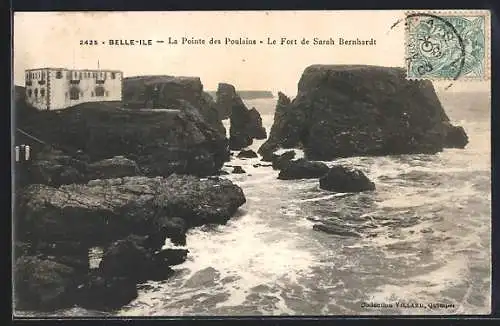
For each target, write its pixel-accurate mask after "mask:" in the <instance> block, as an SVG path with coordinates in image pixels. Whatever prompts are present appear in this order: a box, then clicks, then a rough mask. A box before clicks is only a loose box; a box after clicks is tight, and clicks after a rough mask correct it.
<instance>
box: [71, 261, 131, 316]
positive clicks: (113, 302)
mask: <svg viewBox="0 0 500 326" xmlns="http://www.w3.org/2000/svg"><path fill="white" fill-rule="evenodd" d="M136 268H140V267H138V266H136ZM75 292H76V293H75V297H76V300H75V301H76V303H77V304H78V305H79V306H81V307H83V308H87V309H98V310H113V309H118V308H120V307H122V306H123V305H126V304H128V303H129V302H131V301H132V300H134V299H135V298H137V296H138V292H137V286H136V284H135V283H133V282H131V281H130V279H128V278H125V277H113V278H105V277H104V276H103V275H102V274H101V273H100V272H99V271H97V270H96V271H92V272H90V273H89V275H88V277H87V278H86V279H85V281H84V282H83V283H81V284H80V285H79V286H78V288H77V290H76V291H75Z"/></svg>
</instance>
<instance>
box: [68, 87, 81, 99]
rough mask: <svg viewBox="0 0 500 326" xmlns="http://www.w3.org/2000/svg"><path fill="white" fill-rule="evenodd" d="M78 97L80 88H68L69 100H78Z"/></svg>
mask: <svg viewBox="0 0 500 326" xmlns="http://www.w3.org/2000/svg"><path fill="white" fill-rule="evenodd" d="M79 98H80V90H79V89H78V87H71V89H70V90H69V99H70V100H78V99H79Z"/></svg>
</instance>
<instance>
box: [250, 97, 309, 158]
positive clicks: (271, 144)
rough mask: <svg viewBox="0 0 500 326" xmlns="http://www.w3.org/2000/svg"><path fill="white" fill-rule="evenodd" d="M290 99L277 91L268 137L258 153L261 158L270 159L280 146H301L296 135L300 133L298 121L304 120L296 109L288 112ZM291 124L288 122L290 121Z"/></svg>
mask: <svg viewBox="0 0 500 326" xmlns="http://www.w3.org/2000/svg"><path fill="white" fill-rule="evenodd" d="M290 104H291V100H290V98H289V97H288V96H286V95H285V94H283V93H282V92H278V101H277V103H276V110H275V111H274V121H273V125H272V126H271V131H270V132H269V139H268V140H267V141H266V142H265V143H264V144H262V146H261V147H260V148H259V150H258V153H259V154H260V155H262V157H263V160H266V161H272V157H273V153H274V152H275V151H276V150H277V149H278V148H279V147H280V146H283V147H284V148H293V147H297V148H302V144H301V143H300V139H298V135H299V134H300V125H299V124H300V123H301V120H304V117H303V115H301V112H299V111H298V110H295V111H296V112H293V113H294V114H293V115H292V114H289V111H290ZM292 120H293V124H288V122H289V121H290V122H292Z"/></svg>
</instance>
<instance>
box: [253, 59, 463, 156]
mask: <svg viewBox="0 0 500 326" xmlns="http://www.w3.org/2000/svg"><path fill="white" fill-rule="evenodd" d="M467 142H468V140H467V135H466V133H465V131H464V130H463V128H461V127H456V126H453V125H451V123H450V121H449V118H448V116H447V115H446V113H445V111H444V109H443V107H442V106H441V103H440V101H439V99H438V97H437V95H436V93H435V90H434V87H433V85H432V83H431V82H430V81H410V80H406V79H405V71H404V69H400V68H387V67H377V66H361V65H360V66H357V65H356V66H346V65H313V66H309V67H307V68H306V69H305V70H304V72H303V74H302V77H301V79H300V81H299V84H298V93H297V97H296V98H295V99H293V101H290V99H289V98H287V97H286V96H285V95H284V94H282V93H280V94H279V99H278V103H277V107H276V113H275V117H274V124H273V126H272V129H271V132H270V137H269V139H268V141H267V142H266V143H264V144H263V145H262V146H261V148H260V149H259V153H260V154H262V155H263V156H265V155H267V156H269V153H272V152H274V151H275V150H276V149H278V148H280V147H281V148H293V147H298V148H303V149H304V150H305V154H306V156H307V157H308V158H309V159H313V160H331V159H335V158H339V157H349V156H363V155H391V154H410V153H436V152H439V151H441V150H442V149H443V148H444V147H462V148H463V147H464V146H465V145H466V144H467Z"/></svg>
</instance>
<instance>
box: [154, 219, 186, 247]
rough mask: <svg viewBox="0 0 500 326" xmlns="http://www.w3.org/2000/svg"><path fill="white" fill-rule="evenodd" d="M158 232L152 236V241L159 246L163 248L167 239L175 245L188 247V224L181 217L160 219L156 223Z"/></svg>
mask: <svg viewBox="0 0 500 326" xmlns="http://www.w3.org/2000/svg"><path fill="white" fill-rule="evenodd" d="M155 224H156V229H157V230H158V232H154V233H152V234H150V238H151V241H156V243H157V246H158V247H161V246H163V243H164V242H165V238H169V239H170V240H171V241H172V243H173V244H174V245H178V246H185V245H186V231H187V223H186V221H185V220H184V219H182V218H180V217H170V216H165V217H160V218H158V220H157V221H156V222H155Z"/></svg>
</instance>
